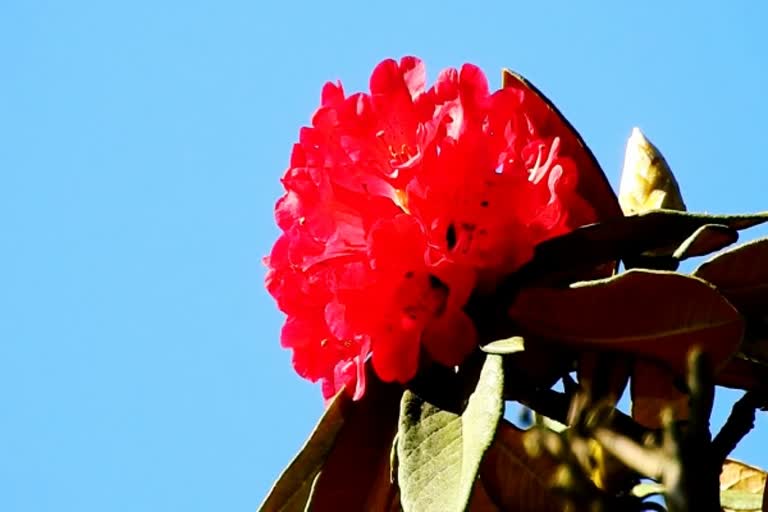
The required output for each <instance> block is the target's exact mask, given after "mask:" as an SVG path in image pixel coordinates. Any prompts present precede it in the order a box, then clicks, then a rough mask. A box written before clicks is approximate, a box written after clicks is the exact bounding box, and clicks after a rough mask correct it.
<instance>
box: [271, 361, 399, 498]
mask: <svg viewBox="0 0 768 512" xmlns="http://www.w3.org/2000/svg"><path fill="white" fill-rule="evenodd" d="M367 380H368V387H367V390H366V394H365V396H364V397H363V398H362V399H361V400H359V401H357V402H354V401H352V400H351V399H350V398H349V396H348V395H346V394H345V393H344V392H341V393H340V394H339V395H338V396H337V397H336V398H334V400H333V401H332V402H331V403H330V404H329V406H328V408H327V409H326V411H325V413H324V414H323V417H322V418H321V420H320V422H319V423H318V425H317V427H315V430H314V431H313V432H312V434H311V435H310V437H309V439H308V440H307V442H306V444H305V445H304V447H303V448H302V450H301V451H300V452H299V454H298V455H297V456H296V457H295V458H294V460H293V461H292V462H291V463H290V464H289V466H288V467H287V468H286V469H285V471H283V473H282V474H281V475H280V477H279V478H278V480H277V482H276V483H275V485H274V486H273V487H272V489H271V490H270V492H269V495H268V496H267V497H266V499H265V500H264V502H263V503H262V505H261V506H260V507H259V511H260V512H303V511H305V510H313V511H321V512H322V511H326V510H331V511H336V510H338V503H346V504H349V506H350V507H351V508H350V510H370V511H373V512H379V511H381V512H389V511H390V510H397V509H398V508H399V506H398V504H397V489H396V488H395V486H393V485H391V484H390V481H389V453H390V449H391V446H392V440H393V438H394V434H395V431H396V428H397V418H398V410H399V401H400V395H402V388H400V386H396V385H389V384H384V383H382V382H380V381H379V380H378V379H377V378H376V377H375V376H374V375H373V373H372V372H369V375H368V377H367ZM393 507H394V508H393Z"/></svg>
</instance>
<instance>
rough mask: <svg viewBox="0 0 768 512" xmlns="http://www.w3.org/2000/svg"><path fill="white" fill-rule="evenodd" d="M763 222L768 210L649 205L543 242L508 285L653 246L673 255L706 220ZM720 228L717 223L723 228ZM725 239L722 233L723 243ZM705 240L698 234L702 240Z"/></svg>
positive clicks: (738, 225)
mask: <svg viewBox="0 0 768 512" xmlns="http://www.w3.org/2000/svg"><path fill="white" fill-rule="evenodd" d="M764 222H768V212H761V213H756V214H752V215H707V214H700V213H689V212H681V211H675V210H651V211H648V212H645V213H641V214H637V215H630V216H627V217H623V218H618V219H613V220H609V221H606V222H602V223H599V224H591V225H589V226H583V227H580V228H578V229H576V230H574V231H572V232H570V233H568V234H565V235H562V236H559V237H556V238H553V239H551V240H547V241H545V242H543V243H541V244H539V245H538V246H537V247H536V251H535V254H534V257H533V259H532V260H531V261H530V262H529V263H528V264H527V265H526V266H524V267H523V268H522V269H521V271H520V272H518V275H517V276H514V277H513V278H512V282H511V283H509V285H508V286H516V285H519V283H520V281H524V282H531V281H537V280H540V279H542V278H550V277H551V276H555V277H557V276H558V275H560V276H561V277H562V278H563V279H566V278H568V277H569V276H571V275H574V274H578V273H579V272H583V271H585V270H587V269H591V268H594V267H595V266H596V265H599V264H603V263H609V262H612V261H616V260H620V259H625V260H626V259H632V258H636V257H639V256H641V255H642V254H644V253H649V252H653V253H654V254H655V255H656V256H658V255H660V254H661V255H663V254H668V255H669V256H670V257H671V256H672V254H673V253H674V251H675V250H677V249H678V247H680V246H681V244H683V243H684V242H686V240H689V239H690V237H691V236H692V235H693V234H694V233H695V232H696V231H697V230H699V229H700V228H701V227H702V226H705V225H708V224H709V225H718V226H725V227H727V228H729V229H731V230H741V229H746V228H749V227H752V226H756V225H758V224H762V223H764ZM722 229H723V228H717V230H720V231H721V230H722ZM708 241H709V240H708ZM725 241H726V239H725V238H724V239H723V243H724V242H725ZM701 242H702V240H699V244H701ZM707 245H709V244H701V245H699V247H696V249H698V251H695V252H691V251H690V249H689V250H688V254H687V255H689V256H690V255H695V253H696V252H701V251H702V250H703V249H705V248H707V247H706V246H707ZM707 250H708V249H707Z"/></svg>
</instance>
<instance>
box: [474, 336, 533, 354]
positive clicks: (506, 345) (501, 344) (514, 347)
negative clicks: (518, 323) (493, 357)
mask: <svg viewBox="0 0 768 512" xmlns="http://www.w3.org/2000/svg"><path fill="white" fill-rule="evenodd" d="M480 349H481V350H482V351H483V352H485V353H487V354H498V355H506V354H514V353H516V352H522V351H523V350H525V340H524V339H523V338H522V337H521V336H512V337H511V338H505V339H503V340H496V341H492V342H491V343H488V344H487V345H483V346H482V347H480Z"/></svg>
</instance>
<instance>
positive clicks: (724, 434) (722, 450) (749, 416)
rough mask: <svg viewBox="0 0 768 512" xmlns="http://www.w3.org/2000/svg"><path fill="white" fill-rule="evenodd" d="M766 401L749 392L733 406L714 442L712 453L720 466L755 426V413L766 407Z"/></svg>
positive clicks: (753, 392) (755, 393)
mask: <svg viewBox="0 0 768 512" xmlns="http://www.w3.org/2000/svg"><path fill="white" fill-rule="evenodd" d="M765 405H766V400H765V399H764V398H761V397H760V396H759V395H758V393H757V392H755V391H747V392H746V393H744V395H743V396H742V397H741V398H740V399H739V400H738V401H737V402H736V403H735V404H733V408H732V409H731V414H730V415H729V416H728V419H727V420H726V422H725V424H724V425H723V428H721V429H720V432H718V433H717V436H715V439H714V441H712V451H713V454H714V457H715V459H716V460H718V461H719V462H720V465H721V466H722V464H723V463H724V462H725V459H726V458H727V457H728V455H729V454H730V453H731V452H732V451H733V450H734V448H736V445H738V444H739V442H740V441H741V440H742V439H743V438H744V436H746V435H747V434H748V433H749V431H750V430H752V428H753V427H754V426H755V411H756V409H758V408H762V407H765Z"/></svg>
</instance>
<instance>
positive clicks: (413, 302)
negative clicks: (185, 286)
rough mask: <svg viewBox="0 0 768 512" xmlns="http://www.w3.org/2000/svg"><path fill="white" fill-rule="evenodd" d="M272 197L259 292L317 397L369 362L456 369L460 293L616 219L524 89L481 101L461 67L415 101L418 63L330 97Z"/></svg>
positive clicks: (355, 383)
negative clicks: (279, 314) (316, 386)
mask: <svg viewBox="0 0 768 512" xmlns="http://www.w3.org/2000/svg"><path fill="white" fill-rule="evenodd" d="M282 182H283V185H284V186H285V189H286V193H285V195H283V197H281V198H280V199H279V201H278V202H277V206H276V218H277V224H278V225H279V227H280V228H281V229H282V230H283V234H282V235H281V236H280V238H279V239H278V240H277V242H276V243H275V245H274V248H273V249H272V253H271V254H270V255H269V257H268V258H267V259H266V263H267V266H268V272H267V277H266V285H267V289H268V290H269V292H270V293H271V294H272V296H274V297H275V299H276V300H277V303H278V306H279V307H280V309H281V310H282V311H283V312H285V313H286V315H287V320H286V323H285V326H284V327H283V331H282V335H281V341H282V344H283V346H285V347H289V348H291V349H293V364H294V366H295V368H296V371H297V372H298V373H299V374H300V375H301V376H303V377H305V378H308V379H311V380H313V381H315V380H318V379H319V380H320V381H321V382H322V388H323V395H324V396H325V397H326V398H327V397H330V396H332V395H334V394H335V393H336V392H337V391H338V390H339V389H341V388H342V387H343V386H347V389H349V390H350V391H351V392H353V394H354V396H355V397H356V398H359V397H360V396H362V394H363V392H364V390H365V372H364V369H363V368H364V363H365V360H366V359H367V357H368V356H369V355H371V357H372V363H373V368H374V370H375V371H376V373H377V375H378V376H379V377H380V378H381V379H383V380H385V381H398V382H406V381H408V380H410V379H411V378H413V376H414V375H415V374H416V371H417V368H418V364H419V358H420V355H421V354H422V353H426V354H427V355H428V356H429V357H430V358H431V359H432V360H434V361H437V362H438V363H440V364H443V365H447V366H453V365H457V364H459V363H461V362H462V361H463V359H464V358H465V357H466V356H467V355H468V354H469V353H470V352H471V351H472V350H473V348H474V347H475V346H476V344H477V339H476V333H475V329H474V326H473V324H472V321H471V320H470V319H469V318H468V317H467V315H466V314H465V313H464V311H463V309H462V308H463V306H464V305H465V303H466V301H467V299H468V298H469V296H470V294H471V293H473V292H478V291H480V292H482V291H491V290H492V289H493V288H494V285H495V283H496V282H497V281H498V279H499V278H500V277H501V276H503V275H506V274H509V273H511V272H513V271H514V270H516V269H517V268H519V267H520V266H521V265H522V264H524V263H525V262H526V261H527V260H528V259H530V257H531V256H532V254H533V248H534V246H535V245H536V244H537V243H539V242H541V241H542V240H545V239H547V238H551V237H553V236H556V235H560V234H563V233H565V232H567V231H569V230H571V229H573V228H575V227H578V226H580V225H583V224H589V223H592V222H595V221H597V220H598V218H599V217H600V218H601V217H604V216H605V215H606V214H608V215H614V214H620V213H619V212H618V207H617V206H615V199H614V198H613V194H612V192H610V189H607V190H606V187H607V185H606V184H605V180H604V178H603V177H602V175H601V171H600V170H599V168H598V167H597V165H596V163H595V162H594V159H593V158H592V157H591V155H590V154H589V153H588V151H587V150H586V149H585V148H584V147H582V145H581V144H580V141H579V139H578V138H577V136H576V135H575V133H574V132H573V130H572V129H570V127H569V126H568V125H567V124H566V123H565V122H564V121H563V120H562V119H561V117H560V116H559V115H558V114H557V113H556V112H555V111H554V110H553V109H552V108H551V107H550V106H549V105H548V104H547V103H546V102H545V101H544V100H543V99H542V98H541V97H540V96H539V95H538V94H537V93H536V92H535V91H534V90H532V89H531V88H530V87H528V86H527V85H526V84H524V83H523V82H519V83H518V84H513V85H511V86H507V87H505V88H503V89H501V90H499V91H496V92H494V93H493V94H491V93H490V92H489V89H488V82H487V80H486V77H485V75H484V74H483V72H482V71H481V70H480V69H478V68H477V67H476V66H473V65H471V64H465V65H464V66H462V68H461V69H460V70H456V69H447V70H445V71H443V72H442V73H441V74H440V75H439V77H438V78H437V80H436V82H435V84H434V85H432V87H430V88H427V87H426V76H425V69H424V65H423V64H422V62H421V61H419V60H418V59H416V58H414V57H405V58H403V59H402V60H401V61H400V62H396V61H394V60H385V61H383V62H381V63H380V64H379V65H378V66H376V68H375V69H374V71H373V73H372V75H371V80H370V93H357V94H353V95H351V96H346V95H345V93H344V91H343V89H342V87H341V84H340V83H335V84H334V83H328V84H326V85H325V87H324V88H323V91H322V98H321V104H320V108H319V109H318V110H317V112H316V113H315V115H314V117H313V118H312V126H311V127H305V128H302V129H301V131H300V134H299V142H298V143H297V144H296V145H295V146H294V148H293V153H292V155H291V161H290V167H289V169H288V171H287V172H286V174H285V176H284V177H283V180H282ZM606 194H607V195H606ZM606 198H607V201H608V203H609V204H610V206H608V207H603V209H604V210H607V211H603V212H598V211H596V205H600V204H601V203H602V204H605V202H604V201H606ZM600 207H602V206H600Z"/></svg>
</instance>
